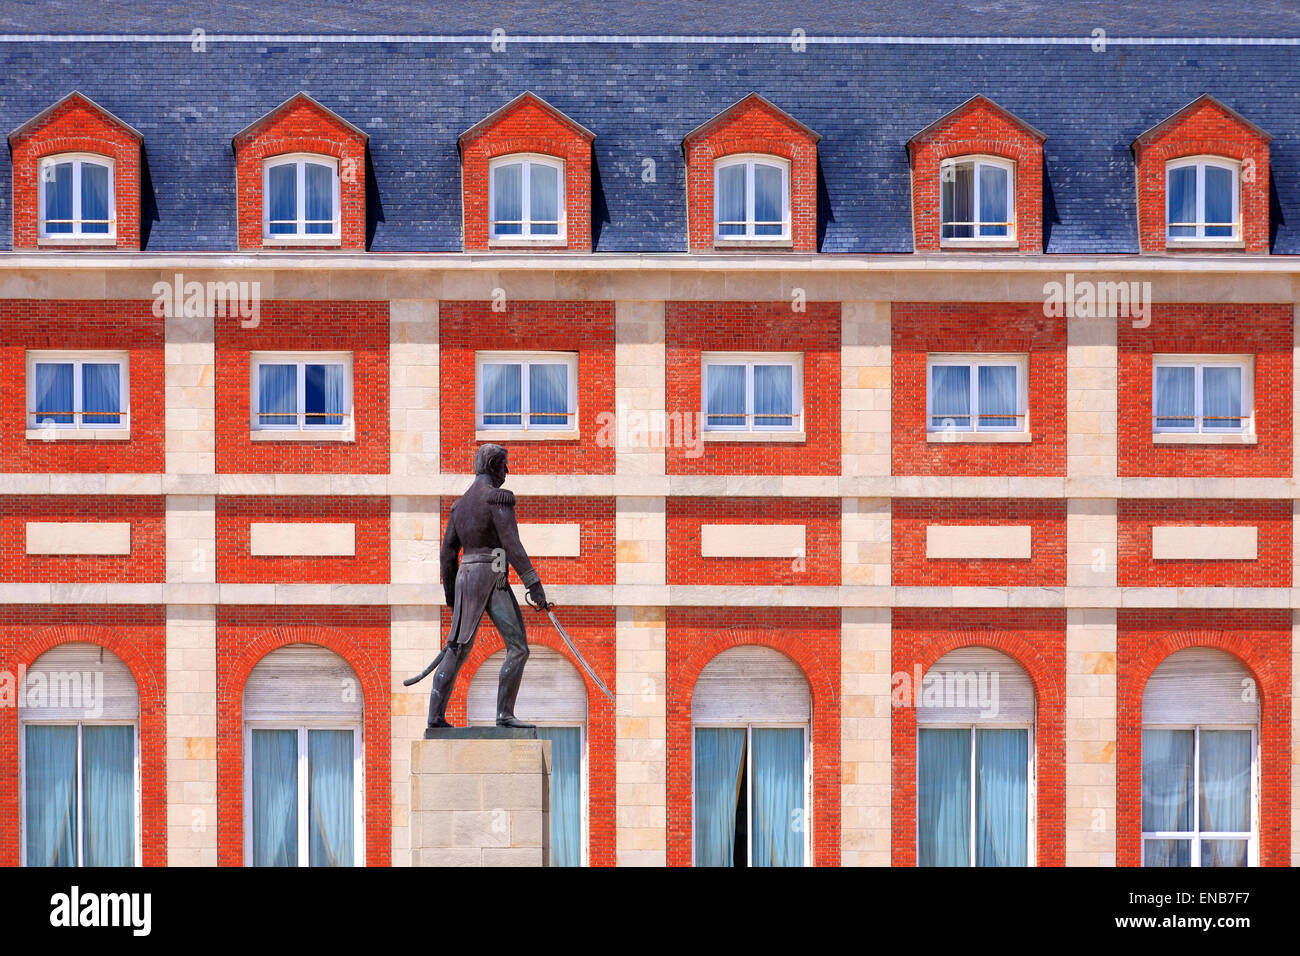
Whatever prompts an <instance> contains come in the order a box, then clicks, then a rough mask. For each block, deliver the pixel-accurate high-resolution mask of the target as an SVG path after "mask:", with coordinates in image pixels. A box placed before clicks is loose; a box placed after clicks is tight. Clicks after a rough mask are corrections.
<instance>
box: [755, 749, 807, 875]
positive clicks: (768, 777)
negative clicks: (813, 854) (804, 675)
mask: <svg viewBox="0 0 1300 956" xmlns="http://www.w3.org/2000/svg"><path fill="white" fill-rule="evenodd" d="M803 735H804V732H803V730H802V729H800V728H797V727H780V728H776V727H768V728H763V727H755V728H754V730H753V741H754V743H753V759H754V774H753V776H754V799H753V804H754V819H753V821H752V822H751V824H750V840H751V843H752V845H753V851H752V853H751V857H752V860H751V863H752V865H753V866H803V850H804V827H806V826H807V820H806V819H805V811H804V740H803Z"/></svg>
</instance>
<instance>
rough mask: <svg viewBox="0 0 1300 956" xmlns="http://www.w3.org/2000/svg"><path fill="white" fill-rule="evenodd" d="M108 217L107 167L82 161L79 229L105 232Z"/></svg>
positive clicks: (106, 230) (89, 231) (90, 231)
mask: <svg viewBox="0 0 1300 956" xmlns="http://www.w3.org/2000/svg"><path fill="white" fill-rule="evenodd" d="M108 217H109V211H108V167H107V166H103V165H101V164H99V163H82V164H81V220H82V221H81V231H82V232H88V233H96V232H98V233H107V232H108V222H107V220H108ZM94 220H102V221H99V222H96V221H94Z"/></svg>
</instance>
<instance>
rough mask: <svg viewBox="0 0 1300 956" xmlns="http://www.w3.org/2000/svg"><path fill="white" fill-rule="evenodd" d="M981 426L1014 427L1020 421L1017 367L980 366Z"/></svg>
mask: <svg viewBox="0 0 1300 956" xmlns="http://www.w3.org/2000/svg"><path fill="white" fill-rule="evenodd" d="M979 388H980V392H979V408H980V427H981V428H1014V427H1015V426H1016V424H1017V423H1018V422H1019V419H1018V418H1016V406H1017V405H1018V404H1019V402H1018V401H1017V399H1018V396H1017V394H1016V369H1015V368H1014V367H1012V366H1008V365H981V366H980V367H979Z"/></svg>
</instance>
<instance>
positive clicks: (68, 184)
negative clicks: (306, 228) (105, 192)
mask: <svg viewBox="0 0 1300 956" xmlns="http://www.w3.org/2000/svg"><path fill="white" fill-rule="evenodd" d="M44 175H45V176H46V177H47V178H46V180H45V231H46V232H47V233H68V232H72V231H73V223H72V219H73V211H72V163H56V164H54V165H51V166H46V167H44ZM54 220H62V221H61V222H56V221H54Z"/></svg>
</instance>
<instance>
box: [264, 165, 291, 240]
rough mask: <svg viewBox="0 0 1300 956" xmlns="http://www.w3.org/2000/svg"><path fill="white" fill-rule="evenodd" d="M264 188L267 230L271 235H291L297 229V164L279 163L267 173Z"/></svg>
mask: <svg viewBox="0 0 1300 956" xmlns="http://www.w3.org/2000/svg"><path fill="white" fill-rule="evenodd" d="M266 189H267V192H268V193H269V194H270V195H268V196H267V197H266V198H265V202H266V204H267V209H268V210H269V211H268V213H267V218H268V220H269V224H268V230H269V232H270V234H271V235H273V236H280V235H293V234H294V233H295V232H297V231H298V165H297V163H281V164H280V165H279V166H272V167H271V171H270V172H269V173H267V177H266Z"/></svg>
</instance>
